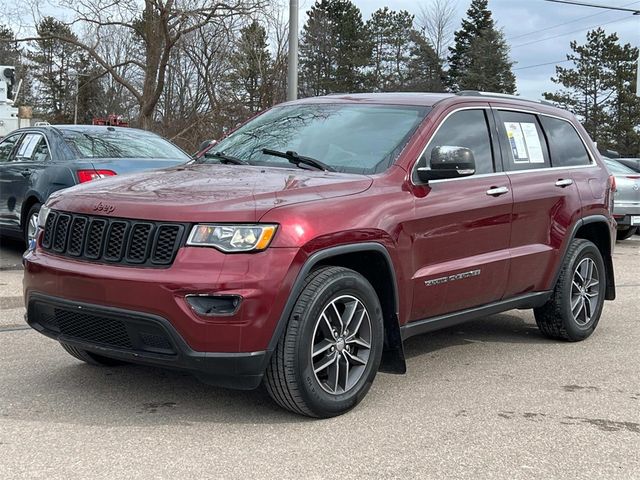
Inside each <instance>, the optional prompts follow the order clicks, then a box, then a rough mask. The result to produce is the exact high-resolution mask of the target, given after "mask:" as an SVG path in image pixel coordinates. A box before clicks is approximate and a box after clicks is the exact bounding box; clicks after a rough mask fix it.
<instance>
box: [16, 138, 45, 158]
mask: <svg viewBox="0 0 640 480" xmlns="http://www.w3.org/2000/svg"><path fill="white" fill-rule="evenodd" d="M39 140H40V135H34V134H28V135H25V137H24V139H23V140H22V143H21V144H20V148H19V149H18V153H17V155H16V157H17V158H31V155H33V151H34V150H35V148H36V145H37V144H38V141H39Z"/></svg>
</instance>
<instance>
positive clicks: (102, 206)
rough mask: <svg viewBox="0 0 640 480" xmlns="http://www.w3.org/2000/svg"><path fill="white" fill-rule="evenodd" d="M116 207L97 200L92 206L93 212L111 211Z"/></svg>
mask: <svg viewBox="0 0 640 480" xmlns="http://www.w3.org/2000/svg"><path fill="white" fill-rule="evenodd" d="M115 209H116V207H114V206H113V205H109V204H108V203H102V202H98V203H96V204H95V205H94V206H93V211H94V212H102V213H112V212H113V211H114V210H115Z"/></svg>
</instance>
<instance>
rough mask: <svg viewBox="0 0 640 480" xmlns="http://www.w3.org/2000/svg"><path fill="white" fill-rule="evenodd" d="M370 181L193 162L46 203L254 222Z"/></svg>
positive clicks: (157, 216) (121, 213)
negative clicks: (274, 211)
mask: <svg viewBox="0 0 640 480" xmlns="http://www.w3.org/2000/svg"><path fill="white" fill-rule="evenodd" d="M371 183H372V179H371V178H370V177H367V176H365V175H355V174H345V173H335V172H321V171H312V170H301V169H298V168H295V169H288V168H276V167H256V166H243V165H202V164H190V165H183V166H179V167H175V168H169V169H164V170H155V171H150V172H143V173H137V174H131V175H118V176H115V177H108V178H104V179H100V180H94V181H92V182H88V183H83V184H80V185H77V186H75V187H71V188H69V189H66V190H64V191H62V192H60V193H58V194H54V195H52V197H51V198H50V200H49V202H48V205H49V206H50V207H51V208H54V209H58V210H64V211H70V212H76V213H85V214H91V215H109V216H112V217H121V218H136V219H147V220H160V221H182V222H196V221H209V222H213V221H220V222H223V221H234V222H238V221H242V222H254V221H257V220H259V219H260V217H262V216H263V215H264V214H265V213H266V212H267V211H269V210H270V209H272V208H275V207H279V206H285V205H292V204H295V203H300V202H309V201H314V200H322V199H327V198H334V197H339V196H344V195H353V194H356V193H359V192H362V191H364V190H366V189H367V188H369V186H370V185H371Z"/></svg>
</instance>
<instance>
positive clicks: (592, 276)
mask: <svg viewBox="0 0 640 480" xmlns="http://www.w3.org/2000/svg"><path fill="white" fill-rule="evenodd" d="M599 297H600V275H599V272H598V267H597V266H596V263H595V262H594V261H593V260H592V259H591V258H584V259H582V261H580V263H578V266H577V267H576V269H575V272H574V274H573V281H572V284H571V314H572V315H573V318H574V320H575V321H576V322H577V323H578V324H579V325H587V324H588V323H589V322H590V321H591V318H592V317H593V315H594V314H595V313H596V310H597V308H598V300H599Z"/></svg>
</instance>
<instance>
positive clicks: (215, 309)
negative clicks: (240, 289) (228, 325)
mask: <svg viewBox="0 0 640 480" xmlns="http://www.w3.org/2000/svg"><path fill="white" fill-rule="evenodd" d="M185 300H186V301H187V303H188V304H189V306H190V307H191V309H192V310H193V311H194V312H196V313H197V314H198V315H202V316H203V317H215V316H221V315H233V314H234V313H236V312H237V311H238V307H239V306H240V302H242V297H241V296H240V295H206V294H205V295H200V294H198V295H186V296H185Z"/></svg>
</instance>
